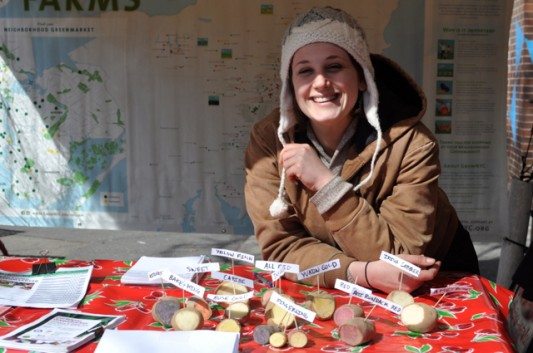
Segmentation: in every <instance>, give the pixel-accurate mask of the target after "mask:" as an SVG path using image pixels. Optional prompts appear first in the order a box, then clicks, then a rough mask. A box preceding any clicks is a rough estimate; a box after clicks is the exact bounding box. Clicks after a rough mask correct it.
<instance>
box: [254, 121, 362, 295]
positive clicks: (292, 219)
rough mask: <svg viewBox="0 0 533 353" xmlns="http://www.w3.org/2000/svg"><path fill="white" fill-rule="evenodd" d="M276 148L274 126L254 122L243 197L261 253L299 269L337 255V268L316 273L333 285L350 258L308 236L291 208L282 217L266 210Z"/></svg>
mask: <svg viewBox="0 0 533 353" xmlns="http://www.w3.org/2000/svg"><path fill="white" fill-rule="evenodd" d="M280 150H281V144H280V143H279V142H278V141H277V136H276V134H275V130H274V129H272V128H266V129H265V128H264V126H263V125H256V126H254V129H253V131H252V133H251V136H250V143H249V145H248V148H247V149H246V153H245V164H246V184H245V199H246V208H247V211H248V215H249V216H250V218H251V219H252V222H253V224H254V229H255V235H256V238H257V241H258V243H259V247H260V249H261V252H262V256H263V258H264V259H265V260H269V261H279V262H287V263H295V264H298V265H299V266H300V271H302V270H305V269H307V268H309V267H312V266H316V265H318V264H321V263H323V262H327V261H330V260H333V259H339V260H340V264H341V266H340V268H338V269H336V270H333V271H329V272H326V273H324V274H321V275H320V281H321V284H322V286H327V287H333V286H334V283H335V279H336V278H341V279H345V278H346V271H347V269H348V265H349V264H350V263H351V262H352V261H354V259H353V258H350V257H349V256H346V255H345V254H343V252H342V251H341V250H339V249H338V248H336V247H334V246H332V245H329V244H327V243H325V242H322V241H321V240H320V239H317V238H315V237H313V236H311V235H310V234H309V233H308V232H307V231H306V229H305V228H304V227H303V225H302V223H301V222H300V220H299V219H298V217H297V216H296V215H295V214H294V212H292V214H290V215H289V216H287V217H285V218H282V219H275V218H272V217H271V216H270V214H269V207H270V204H271V203H272V201H274V199H275V198H276V196H277V193H278V188H279V184H280V169H279V168H278V152H279V151H280ZM292 279H294V278H292Z"/></svg>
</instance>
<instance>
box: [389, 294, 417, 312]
mask: <svg viewBox="0 0 533 353" xmlns="http://www.w3.org/2000/svg"><path fill="white" fill-rule="evenodd" d="M387 300H390V301H391V302H393V303H396V304H398V305H400V306H401V307H402V308H403V307H404V306H407V305H409V304H413V303H414V302H415V299H414V298H413V296H412V295H411V294H409V293H408V292H406V291H403V290H393V291H392V292H390V293H389V295H387Z"/></svg>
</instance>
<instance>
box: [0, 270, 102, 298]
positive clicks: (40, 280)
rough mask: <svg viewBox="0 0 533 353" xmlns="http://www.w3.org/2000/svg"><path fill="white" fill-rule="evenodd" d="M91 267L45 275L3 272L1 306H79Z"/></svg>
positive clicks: (0, 293)
mask: <svg viewBox="0 0 533 353" xmlns="http://www.w3.org/2000/svg"><path fill="white" fill-rule="evenodd" d="M92 269H93V267H92V266H88V267H77V268H65V269H59V270H58V271H57V272H55V273H47V274H43V275H35V276H32V275H21V274H12V273H0V305H11V306H26V307H32V308H72V307H76V306H77V305H78V303H79V302H80V301H81V300H82V299H83V297H84V296H85V293H86V292H87V286H88V285H89V280H90V279H91V273H92Z"/></svg>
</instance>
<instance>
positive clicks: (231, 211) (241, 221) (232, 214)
mask: <svg viewBox="0 0 533 353" xmlns="http://www.w3.org/2000/svg"><path fill="white" fill-rule="evenodd" d="M215 197H216V198H217V200H218V202H219V204H220V210H221V211H222V215H223V216H224V219H225V220H226V222H228V224H229V225H230V226H231V227H232V232H231V233H232V234H237V235H250V234H254V228H253V225H252V221H251V220H250V218H249V217H248V214H247V213H246V212H245V211H244V210H243V209H241V208H239V207H235V206H232V205H231V204H230V203H229V202H228V201H226V200H225V199H224V198H223V197H222V196H220V195H219V194H218V190H216V189H215Z"/></svg>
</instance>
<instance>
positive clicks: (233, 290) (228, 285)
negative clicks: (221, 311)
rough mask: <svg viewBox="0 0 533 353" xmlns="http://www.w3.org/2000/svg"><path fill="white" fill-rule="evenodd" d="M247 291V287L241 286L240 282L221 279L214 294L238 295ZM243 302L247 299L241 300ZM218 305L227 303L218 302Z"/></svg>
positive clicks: (224, 305)
mask: <svg viewBox="0 0 533 353" xmlns="http://www.w3.org/2000/svg"><path fill="white" fill-rule="evenodd" d="M247 292H248V288H246V287H245V286H243V285H242V284H238V283H233V282H230V281H223V282H222V283H220V284H219V285H218V286H217V287H216V288H215V294H218V295H239V294H244V293H247ZM243 302H244V303H248V300H245V301H243ZM219 304H220V306H222V307H224V308H225V307H227V306H228V305H229V303H225V302H220V303H219Z"/></svg>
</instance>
